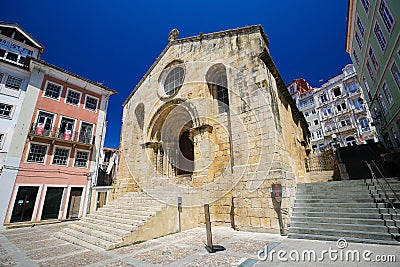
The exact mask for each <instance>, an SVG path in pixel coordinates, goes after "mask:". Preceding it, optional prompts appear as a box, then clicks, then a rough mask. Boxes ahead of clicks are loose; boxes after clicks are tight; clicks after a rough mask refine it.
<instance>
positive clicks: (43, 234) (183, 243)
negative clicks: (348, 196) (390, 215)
mask: <svg viewBox="0 0 400 267" xmlns="http://www.w3.org/2000/svg"><path fill="white" fill-rule="evenodd" d="M65 225H66V223H58V224H49V225H42V226H36V227H33V228H18V229H10V230H3V231H0V266H91V267H96V266H109V267H117V266H121V267H122V266H202V267H203V266H243V267H250V266H293V265H300V266H320V265H321V262H315V261H311V262H310V261H309V260H308V261H307V259H306V260H302V258H301V253H302V251H303V250H315V251H316V255H317V259H318V258H319V257H320V255H322V254H321V253H320V252H321V251H322V250H324V249H325V250H329V249H330V248H331V249H336V250H338V248H337V245H336V242H325V241H309V240H295V239H287V238H286V237H282V236H280V235H274V234H266V233H249V232H238V231H234V230H232V229H230V228H226V227H214V228H213V241H214V244H218V245H222V246H224V247H225V248H226V251H221V252H217V253H213V254H210V253H208V252H207V251H206V250H205V248H204V243H205V240H206V235H205V230H204V229H203V228H195V229H191V230H188V231H184V232H182V233H177V234H172V235H168V236H164V237H161V238H157V239H153V240H150V241H147V242H143V243H139V244H135V245H130V246H126V247H122V248H118V249H115V250H111V251H101V250H99V251H93V250H89V249H86V248H83V247H80V246H77V245H73V244H70V243H68V242H66V241H63V240H59V239H57V238H55V237H54V236H53V233H54V232H56V231H58V230H59V229H60V228H62V227H64V226H65ZM265 247H267V248H268V250H269V251H271V250H272V249H274V250H275V251H279V250H283V251H286V253H287V254H286V255H281V256H283V257H282V258H283V259H278V256H277V254H278V253H275V254H272V257H271V256H270V257H269V258H268V259H267V260H265V261H261V260H260V259H259V257H258V253H259V251H260V250H263V249H264V248H265ZM350 248H351V249H352V250H359V251H360V252H361V253H362V252H363V251H365V250H370V251H371V252H372V255H371V256H370V258H371V259H372V260H374V261H372V260H371V261H369V262H368V261H365V260H364V259H363V258H362V255H361V259H360V261H350V262H348V261H346V258H345V257H343V259H340V258H338V259H336V260H332V259H330V258H329V255H328V254H326V255H325V256H326V257H325V258H324V261H323V265H331V266H343V265H346V266H360V265H362V266H399V263H397V264H396V263H395V262H393V263H388V262H385V263H380V262H379V263H378V262H376V261H375V259H376V258H375V256H376V255H395V256H397V259H396V260H397V262H399V261H400V245H399V246H383V245H382V246H379V245H366V244H354V243H349V244H348V247H347V248H346V249H350ZM292 251H299V255H300V256H299V257H300V258H299V259H298V260H297V261H296V262H295V261H294V260H293V259H292V258H296V255H297V254H296V253H295V252H292ZM345 251H346V250H343V252H345ZM339 252H340V250H339ZM290 253H291V254H290ZM268 255H271V254H269V253H268ZM338 255H339V257H340V254H338ZM271 259H272V260H273V261H271ZM285 259H286V261H285Z"/></svg>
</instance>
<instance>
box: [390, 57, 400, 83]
mask: <svg viewBox="0 0 400 267" xmlns="http://www.w3.org/2000/svg"><path fill="white" fill-rule="evenodd" d="M399 51H400V50H399ZM389 66H390V73H391V74H392V76H393V80H394V82H395V84H396V85H397V88H398V89H400V69H399V66H397V64H396V62H395V61H393V62H392V64H390V65H389ZM394 66H396V69H397V73H398V75H399V77H398V78H399V79H396V76H395V74H394V73H393V70H392V69H393V67H394Z"/></svg>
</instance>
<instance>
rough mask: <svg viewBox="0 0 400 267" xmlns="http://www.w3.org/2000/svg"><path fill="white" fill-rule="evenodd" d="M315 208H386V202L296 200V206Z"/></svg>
mask: <svg viewBox="0 0 400 267" xmlns="http://www.w3.org/2000/svg"><path fill="white" fill-rule="evenodd" d="M311 207H312V208H315V207H319V208H323V209H329V210H331V209H336V208H340V209H342V210H344V209H351V208H363V209H364V208H374V209H375V208H385V204H384V203H374V202H370V203H365V200H364V202H329V203H326V202H318V203H315V202H314V203H313V202H306V203H304V202H300V201H297V200H296V208H311Z"/></svg>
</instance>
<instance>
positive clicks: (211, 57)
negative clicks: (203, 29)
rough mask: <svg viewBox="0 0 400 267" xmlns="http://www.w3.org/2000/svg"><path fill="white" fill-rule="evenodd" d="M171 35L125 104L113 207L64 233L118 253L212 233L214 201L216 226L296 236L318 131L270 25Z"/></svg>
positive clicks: (176, 32) (103, 210) (110, 206)
mask: <svg viewBox="0 0 400 267" xmlns="http://www.w3.org/2000/svg"><path fill="white" fill-rule="evenodd" d="M168 39H169V43H168V45H167V46H166V47H165V49H164V50H163V51H162V52H161V54H160V55H159V57H158V58H157V59H156V60H155V62H154V63H153V65H152V66H151V67H150V69H149V70H148V71H147V72H146V74H145V75H144V76H143V78H142V79H141V80H140V82H139V83H138V84H137V86H136V87H135V88H134V90H133V91H132V93H131V94H130V95H129V97H128V98H127V99H126V101H125V102H124V104H123V125H122V131H121V140H120V161H119V169H118V174H117V180H116V181H115V184H114V195H113V200H112V201H110V202H109V203H108V204H107V205H106V206H104V207H102V208H100V209H99V210H97V211H96V212H94V214H90V215H89V216H88V217H87V218H84V219H83V220H82V221H81V222H80V226H79V227H76V228H75V229H72V228H73V227H71V229H66V230H65V231H64V232H62V233H60V235H61V236H63V237H64V238H65V239H68V237H67V236H68V235H69V236H75V237H76V238H78V236H77V234H76V233H77V232H78V231H79V232H80V233H81V234H80V235H79V239H81V241H82V242H87V243H91V244H94V245H96V246H100V247H102V248H105V249H110V248H114V247H116V246H121V245H124V244H127V243H132V242H135V241H139V240H147V239H150V238H155V237H158V236H162V235H166V234H170V233H174V232H176V231H177V230H179V229H182V230H185V229H189V228H193V227H198V226H202V225H204V221H205V219H204V209H203V205H204V204H209V205H210V214H211V222H212V224H213V225H224V226H230V227H232V228H234V229H236V230H239V231H240V230H245V231H262V232H272V233H279V231H280V230H281V231H282V229H283V230H286V231H287V227H288V224H289V216H290V215H291V212H292V209H293V204H294V195H295V191H296V184H297V183H298V182H300V181H301V180H302V179H303V178H304V175H305V164H304V160H305V158H306V154H307V153H308V152H309V151H310V150H309V143H308V140H309V131H308V127H307V123H306V121H305V118H304V117H303V115H302V114H301V113H300V112H299V111H298V109H297V107H296V105H295V103H294V101H293V100H292V98H291V96H290V95H289V92H288V90H287V88H286V86H285V83H284V81H283V80H282V78H281V76H280V74H279V72H278V70H277V68H276V66H275V64H274V62H273V60H272V58H271V55H270V52H269V48H268V45H269V41H268V38H267V36H266V34H265V33H264V31H263V29H262V27H261V26H249V27H244V28H238V29H233V30H226V31H221V32H215V33H210V34H200V35H198V36H194V37H189V38H181V39H179V38H178V31H177V30H173V31H171V33H170V35H169V36H168ZM273 184H275V185H276V184H279V185H280V186H281V188H282V196H281V198H279V199H275V198H273V197H272V196H271V190H272V188H271V186H272V185H273ZM277 200H278V202H279V200H281V202H279V203H277ZM177 207H179V209H178V208H177ZM279 214H282V220H279V219H278V218H279V216H278V215H279ZM93 225H96V226H95V227H96V228H94V229H98V231H103V232H105V233H106V234H104V235H101V236H95V232H96V231H82V228H84V227H88V228H93V227H94V226H93ZM85 235H86V236H85ZM72 238H73V237H70V238H69V240H71V239H72Z"/></svg>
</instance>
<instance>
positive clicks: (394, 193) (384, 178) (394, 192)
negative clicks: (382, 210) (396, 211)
mask: <svg viewBox="0 0 400 267" xmlns="http://www.w3.org/2000/svg"><path fill="white" fill-rule="evenodd" d="M371 162H372V163H373V164H374V166H375V168H376V169H377V170H378V172H379V174H380V175H381V176H382V178H383V180H384V181H385V182H386V184H387V185H388V186H389V188H390V190H391V191H392V192H393V195H394V196H395V197H396V198H397V200H398V201H399V202H400V197H399V196H398V195H397V194H396V191H394V189H393V188H392V186H391V185H390V183H389V182H388V180H387V179H386V177H385V175H384V174H383V173H382V171H381V169H379V167H378V166H377V165H376V163H375V161H373V160H372V161H371Z"/></svg>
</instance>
